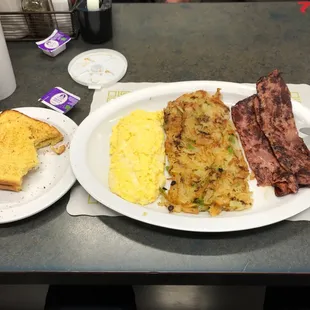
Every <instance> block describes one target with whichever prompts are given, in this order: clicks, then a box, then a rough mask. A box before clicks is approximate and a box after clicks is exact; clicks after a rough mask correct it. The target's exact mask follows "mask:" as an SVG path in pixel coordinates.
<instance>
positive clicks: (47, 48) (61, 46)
mask: <svg viewBox="0 0 310 310" xmlns="http://www.w3.org/2000/svg"><path fill="white" fill-rule="evenodd" d="M69 41H71V37H70V36H68V35H67V34H65V33H63V32H61V31H59V30H57V29H55V30H54V31H53V33H52V34H51V35H50V36H49V37H48V38H46V39H44V40H42V41H39V42H36V44H37V46H38V48H39V49H41V50H42V51H43V53H45V54H46V55H49V56H51V57H55V56H57V55H58V54H60V53H61V52H63V51H64V50H65V49H66V48H67V43H68V42H69Z"/></svg>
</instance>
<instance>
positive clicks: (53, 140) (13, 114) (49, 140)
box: [0, 110, 63, 149]
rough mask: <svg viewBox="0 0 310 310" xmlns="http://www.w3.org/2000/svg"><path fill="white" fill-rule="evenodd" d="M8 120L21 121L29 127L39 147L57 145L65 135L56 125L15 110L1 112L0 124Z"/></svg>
mask: <svg viewBox="0 0 310 310" xmlns="http://www.w3.org/2000/svg"><path fill="white" fill-rule="evenodd" d="M7 122H20V123H22V124H24V125H25V126H27V127H29V128H30V130H31V132H32V135H33V138H34V144H35V147H36V148H37V149H41V148H43V147H46V146H49V145H55V144H57V143H58V142H61V141H62V140H63V135H62V134H61V133H60V132H59V131H58V130H57V129H56V128H55V127H53V126H51V125H49V124H47V123H44V122H42V121H39V120H36V119H33V118H31V117H29V116H27V115H25V114H23V113H20V112H18V111H15V110H6V111H3V112H2V113H1V114H0V124H2V123H7Z"/></svg>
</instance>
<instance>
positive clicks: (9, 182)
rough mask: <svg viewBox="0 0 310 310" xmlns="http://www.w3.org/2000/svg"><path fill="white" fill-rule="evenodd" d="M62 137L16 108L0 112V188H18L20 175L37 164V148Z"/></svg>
mask: <svg viewBox="0 0 310 310" xmlns="http://www.w3.org/2000/svg"><path fill="white" fill-rule="evenodd" d="M62 140H63V135H62V134H61V133H60V132H59V131H58V130H57V129H56V128H55V127H53V126H51V125H49V124H47V123H44V122H42V121H39V120H36V119H33V118H31V117H29V116H26V115H24V114H22V113H20V112H18V111H14V110H7V111H4V112H2V113H1V114H0V189H3V190H11V191H20V190H21V189H22V181H23V177H24V176H25V175H26V174H27V173H28V172H29V171H31V170H32V169H34V168H36V167H37V166H38V165H39V161H38V155H37V149H40V148H43V147H46V146H50V145H51V146H52V145H55V144H57V143H58V142H60V141H62Z"/></svg>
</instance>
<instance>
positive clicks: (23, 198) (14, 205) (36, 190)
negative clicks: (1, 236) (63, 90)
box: [0, 108, 77, 224]
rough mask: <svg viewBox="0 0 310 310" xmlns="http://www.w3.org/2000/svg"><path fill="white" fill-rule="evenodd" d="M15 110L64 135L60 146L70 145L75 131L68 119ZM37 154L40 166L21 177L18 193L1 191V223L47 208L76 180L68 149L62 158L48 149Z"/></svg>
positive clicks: (48, 112)
mask: <svg viewBox="0 0 310 310" xmlns="http://www.w3.org/2000/svg"><path fill="white" fill-rule="evenodd" d="M15 110H17V111H20V112H21V113H24V114H26V115H28V116H30V117H33V118H36V119H38V120H41V121H44V122H46V123H49V124H51V125H53V126H55V127H56V128H57V129H58V130H59V131H60V132H61V133H62V134H63V135H64V141H63V142H61V143H60V144H59V145H61V144H66V145H68V146H69V143H70V142H71V139H72V136H73V133H74V132H75V130H76V129H77V125H76V124H75V123H74V122H73V121H72V120H71V119H70V118H68V117H67V116H65V115H63V114H61V113H59V112H55V111H53V110H49V109H44V108H19V109H15ZM38 154H39V161H40V166H39V168H38V169H37V170H36V171H32V172H30V173H29V174H28V175H27V176H26V177H25V178H24V182H23V190H22V191H21V192H18V193H15V192H10V191H3V190H0V224H4V223H10V222H15V221H18V220H22V219H24V218H27V217H30V216H32V215H34V214H36V213H39V212H40V211H42V210H44V209H46V208H48V207H49V206H50V205H52V204H53V203H54V202H56V201H57V200H59V199H60V198H61V197H62V196H63V195H65V194H66V193H67V192H68V190H69V189H70V188H71V187H72V185H73V184H74V182H75V181H76V178H75V176H74V174H73V172H72V168H71V166H70V157H69V150H68V147H67V148H66V151H65V152H64V153H63V154H61V155H56V154H55V153H54V152H52V150H51V149H50V147H46V148H44V149H41V150H39V151H38Z"/></svg>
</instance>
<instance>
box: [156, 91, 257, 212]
mask: <svg viewBox="0 0 310 310" xmlns="http://www.w3.org/2000/svg"><path fill="white" fill-rule="evenodd" d="M164 116H165V124H164V129H165V133H166V142H165V150H166V154H167V157H168V160H169V167H168V172H169V174H170V176H171V180H172V181H173V184H174V185H173V186H171V187H170V189H169V191H168V192H167V193H165V194H164V197H163V202H162V204H164V205H165V206H167V207H168V209H169V211H170V212H186V213H193V214H197V213H199V212H204V211H209V213H210V215H212V216H216V215H218V214H220V213H221V212H222V211H237V210H238V211H240V210H244V209H247V208H250V207H251V205H252V195H251V192H250V190H249V185H248V178H249V170H248V166H247V164H246V162H245V160H244V157H243V154H242V152H241V149H240V144H239V140H238V138H237V136H236V133H235V128H234V126H233V123H232V122H231V120H230V111H229V108H228V107H227V106H226V105H225V104H224V103H223V102H222V101H221V94H220V90H218V91H217V92H216V93H215V95H213V96H209V95H208V93H206V92H205V91H197V92H194V93H191V94H185V95H183V96H181V97H180V98H178V99H177V100H175V101H172V102H169V103H168V106H167V108H166V109H165V110H164Z"/></svg>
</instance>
